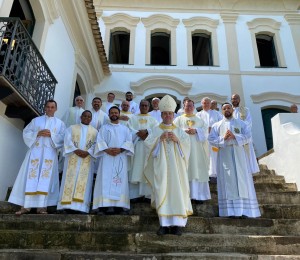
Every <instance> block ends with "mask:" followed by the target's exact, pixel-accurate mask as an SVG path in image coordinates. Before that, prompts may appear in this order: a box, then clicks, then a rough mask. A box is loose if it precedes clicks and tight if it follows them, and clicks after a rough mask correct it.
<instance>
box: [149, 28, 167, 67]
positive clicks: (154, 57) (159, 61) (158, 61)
mask: <svg viewBox="0 0 300 260" xmlns="http://www.w3.org/2000/svg"><path fill="white" fill-rule="evenodd" d="M170 61H171V57H170V34H169V33H165V32H155V33H152V34H151V65H170Z"/></svg>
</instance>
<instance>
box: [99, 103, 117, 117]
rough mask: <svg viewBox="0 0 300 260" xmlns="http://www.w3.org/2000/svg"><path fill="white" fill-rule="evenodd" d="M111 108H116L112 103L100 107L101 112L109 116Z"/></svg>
mask: <svg viewBox="0 0 300 260" xmlns="http://www.w3.org/2000/svg"><path fill="white" fill-rule="evenodd" d="M112 106H116V104H114V103H110V102H105V103H104V104H103V105H102V106H101V110H102V111H103V112H105V113H106V114H107V115H108V114H109V113H108V111H109V109H110V108H111V107H112Z"/></svg>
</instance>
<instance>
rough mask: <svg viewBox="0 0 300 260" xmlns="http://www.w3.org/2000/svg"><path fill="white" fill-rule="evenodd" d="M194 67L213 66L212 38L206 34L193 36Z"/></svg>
mask: <svg viewBox="0 0 300 260" xmlns="http://www.w3.org/2000/svg"><path fill="white" fill-rule="evenodd" d="M192 48H193V65H198V66H212V65H213V59H212V48H211V37H210V35H208V34H205V33H194V34H193V35H192Z"/></svg>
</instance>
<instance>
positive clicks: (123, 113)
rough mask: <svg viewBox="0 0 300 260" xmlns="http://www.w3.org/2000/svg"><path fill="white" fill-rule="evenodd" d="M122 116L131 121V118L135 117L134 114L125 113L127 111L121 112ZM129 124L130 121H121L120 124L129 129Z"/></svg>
mask: <svg viewBox="0 0 300 260" xmlns="http://www.w3.org/2000/svg"><path fill="white" fill-rule="evenodd" d="M120 116H127V117H128V118H129V119H130V118H131V117H133V116H134V114H132V113H131V112H125V111H122V110H121V111H120ZM128 122H129V120H128V121H125V120H119V123H121V124H122V125H125V126H127V127H128Z"/></svg>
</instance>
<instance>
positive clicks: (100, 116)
mask: <svg viewBox="0 0 300 260" xmlns="http://www.w3.org/2000/svg"><path fill="white" fill-rule="evenodd" d="M91 112H92V121H91V123H90V125H91V126H93V127H94V128H96V129H97V130H98V131H99V129H100V128H101V127H102V126H103V125H105V124H106V123H107V122H110V120H109V117H108V115H107V114H106V113H105V112H103V111H102V110H101V109H99V110H98V111H96V110H95V109H93V108H92V109H91ZM98 167H99V158H97V159H96V160H95V162H94V169H93V171H94V173H95V172H97V169H98Z"/></svg>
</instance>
